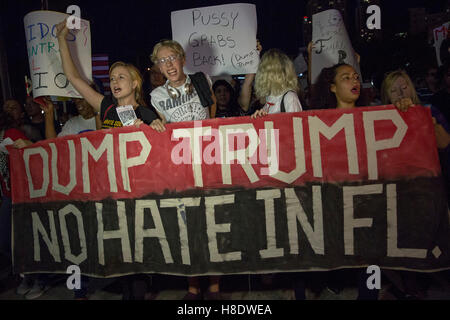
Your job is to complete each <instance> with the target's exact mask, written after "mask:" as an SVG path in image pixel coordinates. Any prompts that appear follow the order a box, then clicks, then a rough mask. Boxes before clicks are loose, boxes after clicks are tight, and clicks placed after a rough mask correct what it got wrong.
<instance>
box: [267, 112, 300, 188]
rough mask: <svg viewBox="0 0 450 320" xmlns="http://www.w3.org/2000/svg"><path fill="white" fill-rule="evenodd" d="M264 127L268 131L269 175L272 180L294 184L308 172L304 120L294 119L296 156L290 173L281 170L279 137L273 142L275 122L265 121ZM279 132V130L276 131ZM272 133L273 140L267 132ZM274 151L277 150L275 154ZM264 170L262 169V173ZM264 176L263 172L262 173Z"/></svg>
mask: <svg viewBox="0 0 450 320" xmlns="http://www.w3.org/2000/svg"><path fill="white" fill-rule="evenodd" d="M264 127H265V131H266V144H267V148H266V150H267V156H268V159H269V161H270V162H269V163H270V166H269V174H270V176H271V177H272V178H274V179H277V180H280V181H282V182H285V183H292V182H294V181H295V180H297V179H298V178H300V177H301V176H302V175H303V174H304V173H305V172H306V160H305V148H304V142H303V120H302V118H297V117H294V118H293V119H292V127H293V131H294V150H295V151H294V154H295V168H294V169H292V171H290V172H284V171H281V170H280V169H279V163H278V159H279V158H280V157H279V153H280V151H279V150H278V149H277V145H279V143H278V137H277V139H276V144H275V141H274V140H273V136H272V133H273V130H272V128H273V122H270V121H265V122H264ZM276 130H278V129H276ZM268 131H270V132H271V136H272V138H271V139H268V137H267V132H268ZM273 149H276V151H275V152H274V151H273ZM262 170H264V168H262V169H261V171H262ZM261 174H263V172H261Z"/></svg>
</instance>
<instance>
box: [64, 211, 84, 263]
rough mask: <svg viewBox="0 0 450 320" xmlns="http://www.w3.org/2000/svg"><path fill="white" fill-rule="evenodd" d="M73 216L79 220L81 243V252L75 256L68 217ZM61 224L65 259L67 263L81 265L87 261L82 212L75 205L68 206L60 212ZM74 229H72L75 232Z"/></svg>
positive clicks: (78, 227) (78, 228)
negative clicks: (68, 228)
mask: <svg viewBox="0 0 450 320" xmlns="http://www.w3.org/2000/svg"><path fill="white" fill-rule="evenodd" d="M68 214H73V215H74V216H75V218H76V220H77V230H78V239H79V241H80V247H81V252H80V254H79V255H77V256H76V255H74V254H73V253H72V249H71V247H70V240H69V232H68V231H67V222H66V216H67V215H68ZM59 224H60V228H61V237H62V240H63V245H64V257H65V258H66V260H67V261H70V262H72V263H75V264H80V263H82V262H83V261H84V260H86V259H87V248H86V233H85V232H84V225H83V217H82V215H81V212H80V210H78V208H77V207H75V206H74V205H73V204H68V205H66V206H65V207H64V208H62V209H60V210H59ZM73 229H74V228H71V230H73Z"/></svg>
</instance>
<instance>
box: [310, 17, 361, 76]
mask: <svg viewBox="0 0 450 320" xmlns="http://www.w3.org/2000/svg"><path fill="white" fill-rule="evenodd" d="M312 24H313V29H312V30H313V31H312V33H313V34H312V43H313V46H314V49H312V52H311V55H312V57H311V59H312V60H311V64H312V66H311V81H312V83H315V82H316V81H317V77H318V76H319V74H320V72H321V71H322V69H323V68H328V67H331V66H333V65H335V64H337V63H347V64H349V65H351V66H353V68H354V69H355V70H356V72H358V74H359V76H360V79H362V77H361V71H360V69H359V63H358V60H357V58H356V54H355V51H354V50H353V47H352V44H351V42H350V38H349V36H348V34H347V30H346V29H345V25H344V21H343V19H342V16H341V13H340V12H339V11H338V10H335V9H330V10H326V11H322V12H319V13H316V14H314V15H313V17H312Z"/></svg>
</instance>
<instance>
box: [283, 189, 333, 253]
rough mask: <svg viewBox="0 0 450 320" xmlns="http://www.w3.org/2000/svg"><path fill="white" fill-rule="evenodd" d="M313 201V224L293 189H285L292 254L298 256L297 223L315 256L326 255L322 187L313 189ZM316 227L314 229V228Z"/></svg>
mask: <svg viewBox="0 0 450 320" xmlns="http://www.w3.org/2000/svg"><path fill="white" fill-rule="evenodd" d="M312 191H313V192H312V201H313V206H312V208H313V214H314V215H313V223H309V222H308V216H307V215H306V213H305V210H304V209H303V206H302V205H301V203H300V200H299V199H298V197H297V195H296V193H295V190H294V189H293V188H288V189H285V190H284V192H285V195H286V211H287V218H288V234H289V244H290V247H291V251H290V253H291V254H298V253H299V252H298V251H299V248H298V231H297V221H298V222H300V226H301V227H302V229H303V232H304V233H305V235H306V238H307V239H308V241H309V243H310V245H311V248H312V249H313V250H314V253H315V254H320V255H323V254H325V240H324V233H323V213H322V188H321V186H313V187H312ZM313 226H314V227H313Z"/></svg>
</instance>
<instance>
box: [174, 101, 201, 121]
mask: <svg viewBox="0 0 450 320" xmlns="http://www.w3.org/2000/svg"><path fill="white" fill-rule="evenodd" d="M207 118H208V114H207V113H206V110H205V108H204V107H203V106H202V105H201V104H200V103H197V102H190V103H188V104H185V105H183V106H180V107H178V108H177V109H176V110H174V111H173V112H172V114H171V115H170V118H169V119H168V121H169V122H180V121H193V120H203V119H207Z"/></svg>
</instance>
